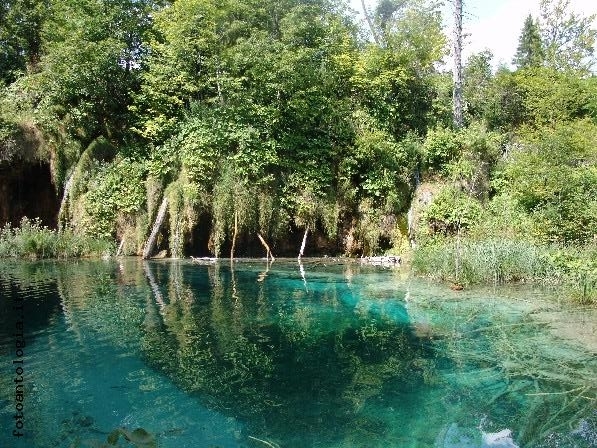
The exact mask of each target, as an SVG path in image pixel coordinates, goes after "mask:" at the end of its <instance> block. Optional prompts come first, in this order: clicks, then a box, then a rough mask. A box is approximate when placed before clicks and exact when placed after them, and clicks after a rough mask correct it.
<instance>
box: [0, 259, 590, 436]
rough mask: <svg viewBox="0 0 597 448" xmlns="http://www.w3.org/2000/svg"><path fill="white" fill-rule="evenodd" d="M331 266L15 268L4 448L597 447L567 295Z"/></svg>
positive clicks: (7, 320)
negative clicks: (568, 327) (564, 305)
mask: <svg viewBox="0 0 597 448" xmlns="http://www.w3.org/2000/svg"><path fill="white" fill-rule="evenodd" d="M324 263H328V261H327V260H323V261H317V262H313V261H309V260H303V264H301V265H299V264H297V263H296V262H292V263H290V262H287V263H284V262H279V261H276V262H275V263H273V264H271V265H267V264H266V262H261V261H246V262H242V263H237V264H235V265H234V267H233V269H231V267H230V264H229V263H210V264H206V265H200V264H194V263H189V262H151V263H148V262H142V261H139V260H136V259H135V260H124V261H108V262H105V261H102V262H90V261H86V262H83V261H79V262H69V263H47V262H46V263H4V264H0V296H1V298H2V300H1V302H0V325H1V329H2V330H1V332H0V362H1V363H2V366H3V376H2V383H1V385H0V421H1V422H2V425H1V426H0V427H1V428H3V429H4V428H6V429H5V430H3V431H2V433H1V434H0V446H26V447H51V446H57V447H58V446H60V447H62V446H65V447H68V446H73V447H78V446H80V447H87V446H101V443H106V441H107V438H108V434H109V433H110V432H111V431H112V430H113V429H115V428H118V427H125V428H126V429H127V430H128V431H132V430H133V429H135V428H138V427H141V428H143V429H145V430H147V431H148V432H149V433H151V434H152V435H153V436H155V438H156V439H157V442H158V446H160V447H186V446H188V447H270V448H272V447H338V448H340V447H388V446H394V447H439V448H453V447H502V448H506V447H518V446H519V447H527V446H530V447H534V446H537V447H550V446H553V447H556V446H557V447H577V446H578V447H591V446H597V435H596V434H597V433H596V425H597V411H596V409H597V405H596V391H597V384H596V379H595V378H596V377H597V359H596V354H595V353H594V352H592V351H591V350H587V349H585V347H584V345H583V344H581V343H578V342H576V341H575V339H574V337H571V338H567V339H562V338H561V336H562V332H561V331H559V332H556V331H554V330H556V329H557V328H560V329H561V327H562V318H561V316H562V315H564V313H562V312H561V310H560V305H558V304H557V303H555V302H554V301H553V300H550V299H549V297H548V296H549V295H550V294H552V295H553V293H549V292H547V294H546V293H545V292H543V291H537V290H531V289H526V288H521V287H519V288H508V289H506V288H502V289H497V290H490V289H487V290H476V291H465V292H460V293H455V292H452V291H450V290H447V289H446V288H443V287H441V286H433V285H428V284H426V283H423V282H420V281H415V280H405V279H402V278H400V276H399V273H398V272H397V271H392V270H384V269H381V268H374V267H368V266H360V265H357V264H344V265H333V264H331V265H325V264H324ZM21 299H22V300H23V303H24V307H25V308H24V309H25V313H24V318H23V320H24V324H25V329H26V340H27V346H26V350H25V359H26V366H27V370H26V372H27V373H26V377H25V381H24V383H25V384H24V387H25V399H24V411H23V413H24V414H25V415H26V428H25V436H24V437H23V438H21V439H18V440H17V439H15V438H13V437H12V429H13V426H14V420H13V414H14V413H15V398H14V395H15V389H14V383H13V378H12V376H13V375H12V372H11V364H12V361H13V358H14V356H15V353H14V351H15V349H14V344H15V342H14V334H13V332H12V328H13V327H14V325H15V322H16V321H17V320H18V319H19V316H18V315H17V314H16V312H15V311H14V310H13V303H14V302H15V300H21ZM575 311H578V312H579V313H582V314H583V316H584V317H585V318H586V319H589V320H593V321H594V319H596V318H597V314H596V313H595V311H594V310H575ZM570 313H571V311H570V310H568V311H567V314H566V315H569V314H570ZM554 316H559V317H558V319H555V318H554ZM556 321H557V322H558V325H555V324H554V322H556ZM568 333H570V332H568ZM568 336H569V334H568ZM4 372H8V373H7V374H6V375H5V374H4ZM119 443H120V446H133V445H132V444H130V445H127V443H128V442H126V441H125V440H124V438H121V440H120V441H119ZM19 444H20V445H19ZM94 444H95V445H94ZM98 444H99V445H98Z"/></svg>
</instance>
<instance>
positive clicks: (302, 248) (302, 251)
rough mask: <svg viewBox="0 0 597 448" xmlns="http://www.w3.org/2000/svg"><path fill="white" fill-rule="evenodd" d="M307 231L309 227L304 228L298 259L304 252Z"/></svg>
mask: <svg viewBox="0 0 597 448" xmlns="http://www.w3.org/2000/svg"><path fill="white" fill-rule="evenodd" d="M308 233H309V227H308V226H307V227H306V228H305V234H304V235H303V243H302V244H301V250H300V251H299V256H298V259H299V260H300V259H301V257H302V256H303V254H304V253H305V245H306V244H307V234H308Z"/></svg>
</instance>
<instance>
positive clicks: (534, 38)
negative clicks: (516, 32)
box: [512, 14, 545, 69]
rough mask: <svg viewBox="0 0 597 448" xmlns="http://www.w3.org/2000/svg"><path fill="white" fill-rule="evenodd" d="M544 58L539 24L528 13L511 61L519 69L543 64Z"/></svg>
mask: <svg viewBox="0 0 597 448" xmlns="http://www.w3.org/2000/svg"><path fill="white" fill-rule="evenodd" d="M544 59H545V55H544V52H543V43H542V41H541V32H540V30H539V25H538V24H537V23H536V22H535V21H534V20H533V17H532V16H531V15H530V14H529V15H528V16H527V18H526V19H525V21H524V25H523V27H522V31H521V33H520V37H519V38H518V48H517V49H516V54H515V55H514V59H513V60H512V63H513V64H514V65H516V66H517V67H518V68H519V69H521V68H529V67H539V66H540V65H542V64H543V61H544Z"/></svg>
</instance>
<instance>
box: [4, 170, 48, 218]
mask: <svg viewBox="0 0 597 448" xmlns="http://www.w3.org/2000/svg"><path fill="white" fill-rule="evenodd" d="M59 207H60V201H59V199H58V195H57V194H56V190H55V188H54V185H53V183H52V176H51V174H50V164H49V163H47V162H40V161H31V162H29V161H18V162H12V163H7V162H2V163H0V227H3V226H4V225H6V224H7V223H10V224H11V225H12V226H17V225H18V224H19V223H20V222H21V218H23V217H24V216H27V217H28V218H31V219H33V218H40V219H41V221H42V224H43V225H46V226H48V227H51V228H55V227H56V218H57V216H58V208H59Z"/></svg>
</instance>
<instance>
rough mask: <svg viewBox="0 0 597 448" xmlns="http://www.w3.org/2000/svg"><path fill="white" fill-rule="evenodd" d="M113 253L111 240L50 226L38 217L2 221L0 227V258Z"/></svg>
mask: <svg viewBox="0 0 597 448" xmlns="http://www.w3.org/2000/svg"><path fill="white" fill-rule="evenodd" d="M113 253H114V243H113V242H112V241H108V240H105V239H101V238H94V237H91V236H89V235H82V234H79V233H76V232H74V231H73V230H72V229H70V228H65V229H62V230H53V229H50V228H48V227H46V226H43V225H42V223H41V220H39V219H37V218H36V219H29V218H27V217H25V218H23V219H22V220H21V223H20V225H19V226H18V227H12V226H11V225H10V224H6V225H5V226H4V227H3V228H1V229H0V258H30V259H40V258H74V257H94V256H95V257H99V256H106V255H110V254H113Z"/></svg>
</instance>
